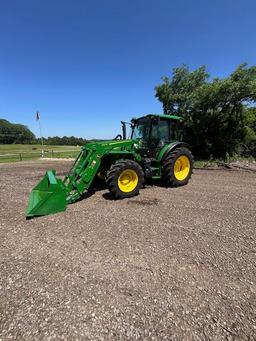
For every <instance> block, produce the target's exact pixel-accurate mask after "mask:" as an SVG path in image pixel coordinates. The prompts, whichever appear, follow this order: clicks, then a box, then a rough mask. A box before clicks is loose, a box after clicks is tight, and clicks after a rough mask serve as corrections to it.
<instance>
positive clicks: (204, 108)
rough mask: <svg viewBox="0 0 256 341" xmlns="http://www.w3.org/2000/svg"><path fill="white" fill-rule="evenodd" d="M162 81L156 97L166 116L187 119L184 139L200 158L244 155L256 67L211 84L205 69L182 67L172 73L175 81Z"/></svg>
mask: <svg viewBox="0 0 256 341" xmlns="http://www.w3.org/2000/svg"><path fill="white" fill-rule="evenodd" d="M162 80H163V83H162V84H161V85H158V86H156V97H157V98H158V99H159V101H160V102H162V105H163V111H164V113H165V114H177V115H180V116H182V117H183V118H184V123H183V125H184V131H185V136H186V139H187V141H188V142H189V143H190V144H191V146H192V149H193V152H194V154H195V155H196V156H197V157H199V158H209V157H215V158H220V157H222V158H225V157H226V155H227V154H229V155H232V154H235V153H237V152H242V149H243V146H244V143H245V142H246V136H248V128H246V127H247V115H248V106H252V105H254V104H255V102H256V67H255V66H252V67H248V66H247V64H242V65H240V66H238V68H237V69H236V70H235V71H234V72H233V73H232V74H231V75H230V76H229V77H227V78H224V79H219V78H214V79H212V80H209V75H208V74H207V72H206V68H205V67H204V66H202V67H200V68H198V69H197V70H195V71H193V72H190V71H189V69H188V67H187V66H185V65H183V66H181V67H180V68H175V69H174V70H173V76H172V78H168V77H163V79H162ZM251 115H252V116H253V115H255V111H253V112H252V113H251ZM251 129H254V128H251Z"/></svg>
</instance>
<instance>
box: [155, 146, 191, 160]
mask: <svg viewBox="0 0 256 341" xmlns="http://www.w3.org/2000/svg"><path fill="white" fill-rule="evenodd" d="M179 147H185V148H188V149H190V147H189V144H188V143H186V142H172V143H170V144H167V145H166V146H164V147H163V148H162V149H161V150H160V152H159V154H158V155H157V161H159V162H160V163H161V162H162V160H164V158H165V157H166V155H167V154H169V153H170V152H172V151H174V150H175V149H176V148H179Z"/></svg>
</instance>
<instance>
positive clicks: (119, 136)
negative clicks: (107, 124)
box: [114, 134, 122, 140]
mask: <svg viewBox="0 0 256 341" xmlns="http://www.w3.org/2000/svg"><path fill="white" fill-rule="evenodd" d="M114 140H122V135H121V134H118V135H116V137H115V138H114Z"/></svg>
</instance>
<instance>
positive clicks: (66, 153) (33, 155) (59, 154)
mask: <svg viewBox="0 0 256 341" xmlns="http://www.w3.org/2000/svg"><path fill="white" fill-rule="evenodd" d="M79 151H80V150H74V149H71V150H54V149H52V150H44V157H45V158H65V159H69V158H75V157H76V156H77V154H78V153H79ZM41 157H42V154H41V151H36V152H32V151H28V152H25V151H24V152H17V153H10V154H0V163H1V162H15V161H26V160H33V159H39V158H41Z"/></svg>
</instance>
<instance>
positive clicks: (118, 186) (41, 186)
mask: <svg viewBox="0 0 256 341" xmlns="http://www.w3.org/2000/svg"><path fill="white" fill-rule="evenodd" d="M181 121H182V119H181V118H180V117H178V116H173V115H155V114H154V115H151V114H150V115H146V116H143V117H140V118H136V119H132V120H131V123H128V124H129V125H130V134H129V136H128V137H127V136H126V130H127V129H126V128H127V123H125V122H121V123H122V130H123V132H122V135H121V134H120V135H117V136H116V138H115V139H114V140H111V141H99V142H90V143H87V144H85V145H84V146H83V147H82V148H81V152H80V153H79V155H78V156H77V158H76V160H75V162H74V164H73V166H72V167H71V169H70V171H69V173H68V174H67V175H66V176H65V178H64V180H61V179H58V178H56V176H55V171H54V170H50V171H47V172H46V174H45V177H44V178H43V179H42V180H41V181H40V182H39V183H38V184H37V186H36V187H35V188H34V189H33V190H32V192H31V193H30V197H29V203H28V208H27V213H26V216H27V217H33V216H39V215H46V214H52V213H56V212H60V211H64V210H65V209H66V206H67V204H70V203H74V202H75V201H77V200H78V199H79V198H81V197H82V195H83V194H84V193H85V192H86V191H88V190H89V189H90V188H91V186H92V183H93V181H94V180H95V179H96V178H97V177H99V178H101V179H105V182H106V185H107V187H108V189H109V191H110V194H111V195H112V196H113V198H115V199H122V198H130V197H132V196H135V195H137V194H138V193H139V191H140V189H141V188H142V187H143V184H144V183H145V181H147V180H149V179H153V180H160V181H161V182H162V184H163V185H164V186H166V187H177V186H183V185H186V184H187V183H188V181H189V179H190V177H191V174H192V169H193V156H192V154H191V152H190V150H189V147H188V145H187V144H186V143H185V142H183V141H182V140H183V138H182V129H181V126H182V122H181Z"/></svg>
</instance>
